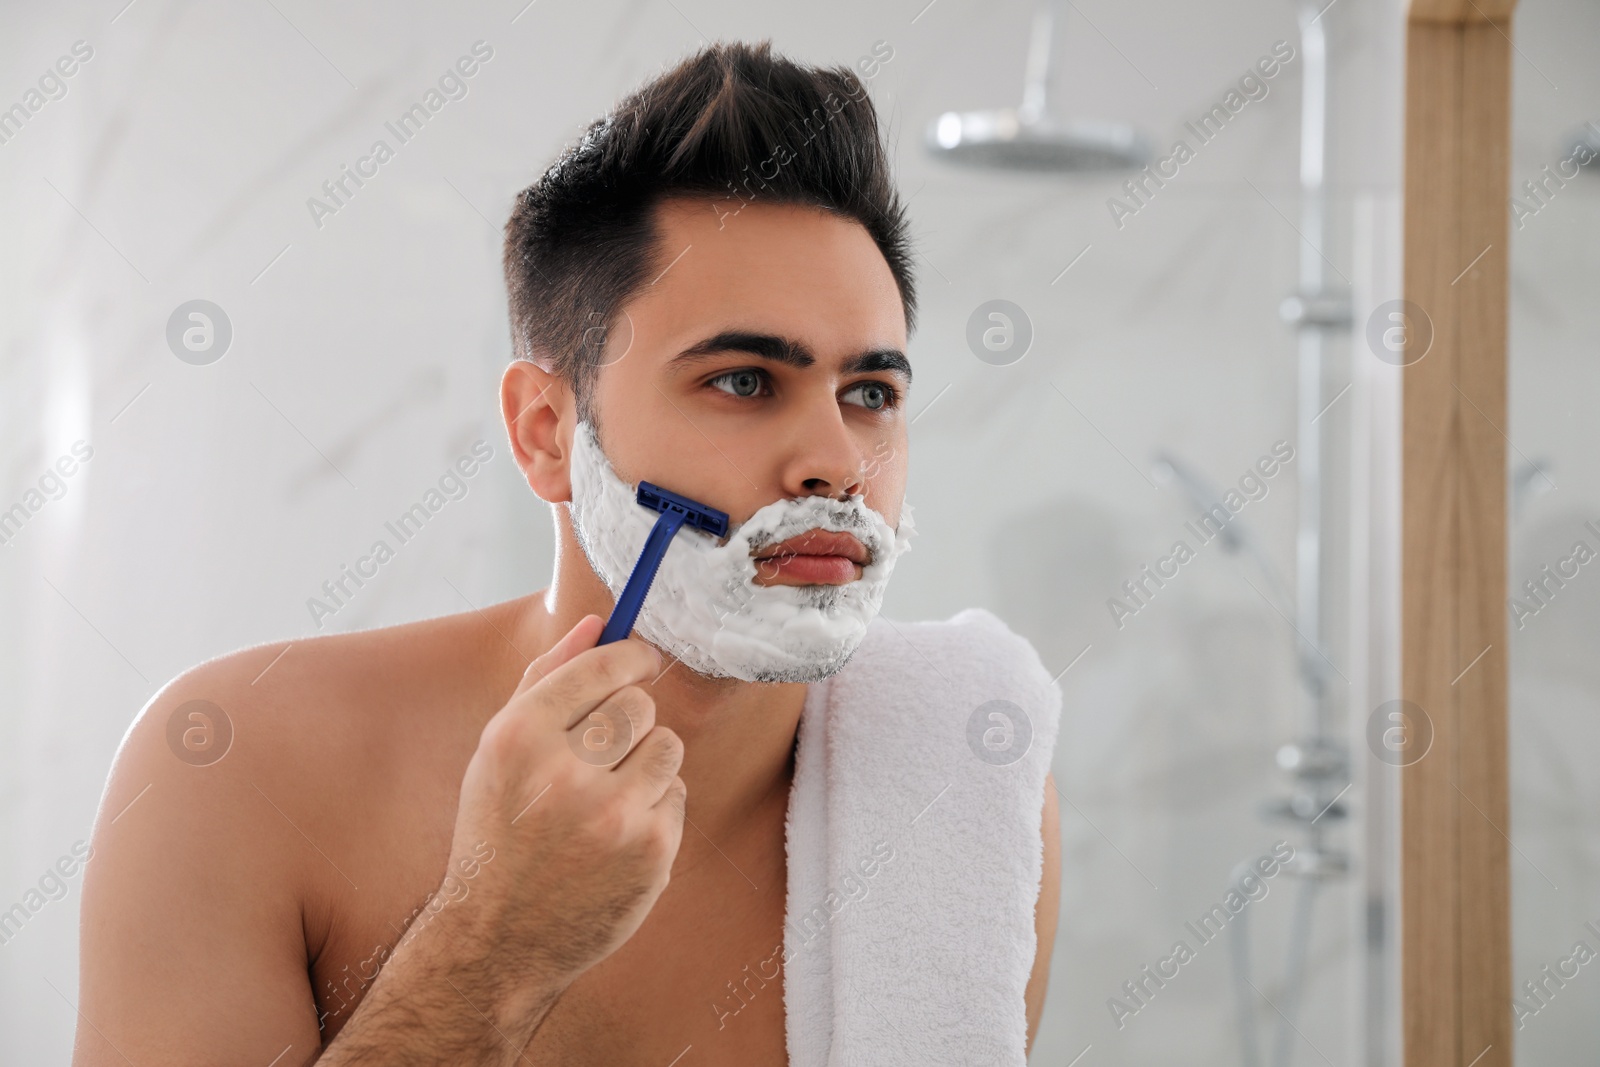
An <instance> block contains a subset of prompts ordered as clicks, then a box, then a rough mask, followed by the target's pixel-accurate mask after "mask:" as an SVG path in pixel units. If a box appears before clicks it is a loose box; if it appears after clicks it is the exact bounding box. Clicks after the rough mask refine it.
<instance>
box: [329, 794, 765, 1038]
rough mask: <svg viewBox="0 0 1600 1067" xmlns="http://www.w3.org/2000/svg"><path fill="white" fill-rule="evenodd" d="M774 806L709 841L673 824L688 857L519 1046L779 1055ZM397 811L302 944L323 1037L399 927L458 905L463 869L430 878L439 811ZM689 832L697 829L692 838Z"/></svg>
mask: <svg viewBox="0 0 1600 1067" xmlns="http://www.w3.org/2000/svg"><path fill="white" fill-rule="evenodd" d="M782 799H784V798H780V797H775V798H774V801H780V800H782ZM441 806H442V805H441ZM430 807H431V805H430ZM785 811H786V804H785V803H781V802H775V803H772V804H769V805H765V806H764V810H761V811H755V812H752V813H750V817H749V821H748V822H747V823H745V824H744V825H743V826H741V828H740V830H739V832H738V835H737V837H736V839H733V840H724V841H722V842H721V843H720V844H719V843H715V842H710V841H709V840H708V839H705V838H704V836H703V835H700V834H699V832H698V831H697V830H696V829H695V827H694V826H693V825H688V826H686V827H685V830H684V833H685V846H686V847H695V850H696V852H698V853H699V855H698V857H697V858H695V860H694V862H693V863H692V864H689V865H688V866H686V867H685V868H684V869H683V870H681V871H677V872H675V873H674V875H673V879H672V881H671V883H669V885H668V886H667V889H666V890H665V891H664V892H663V893H662V895H661V898H660V899H659V900H658V901H657V902H656V905H655V907H654V908H653V909H652V910H651V912H650V914H649V916H647V917H646V919H645V922H644V923H643V925H641V926H640V928H639V929H638V931H636V932H635V934H634V935H633V937H631V938H630V939H629V940H628V941H627V942H626V943H625V944H623V946H622V947H621V948H620V949H618V950H617V951H616V952H615V953H613V954H612V955H611V956H609V957H607V958H606V959H604V960H602V961H601V962H600V963H599V964H597V965H595V966H594V967H592V968H591V969H590V970H588V971H587V972H585V973H584V974H583V975H581V976H580V977H579V978H578V980H577V981H576V982H575V983H574V984H573V985H572V986H570V987H569V988H568V989H567V990H566V992H565V993H564V994H563V995H562V997H561V999H560V1000H559V1001H558V1002H557V1004H556V1005H555V1007H554V1008H553V1009H552V1010H551V1012H550V1014H549V1015H548V1016H547V1017H546V1019H545V1021H544V1022H543V1024H541V1026H540V1027H539V1029H538V1030H537V1031H536V1032H535V1034H534V1037H533V1040H532V1041H531V1042H530V1043H529V1045H528V1047H527V1049H526V1050H525V1051H526V1053H527V1056H528V1057H529V1059H531V1060H532V1061H533V1062H536V1063H545V1062H552V1063H561V1064H563V1065H573V1067H577V1065H585V1064H607V1065H626V1064H633V1063H638V1064H649V1065H651V1067H663V1065H665V1064H670V1063H673V1062H675V1060H676V1058H677V1057H679V1056H680V1055H683V1061H682V1062H683V1063H684V1064H686V1063H688V1062H690V1060H691V1057H692V1061H693V1062H695V1063H697V1064H702V1065H712V1064H721V1063H727V1064H784V1063H786V1062H787V1056H786V1051H785V1033H784V1019H785V1016H784V999H783V966H782V964H783V941H784V921H785V903H786V898H787V892H786V890H787V863H786V854H785V842H784V822H783V816H784V813H785ZM410 815H411V817H410V819H409V820H408V823H407V825H408V827H409V832H408V833H405V834H399V833H397V834H396V838H395V839H396V840H397V841H404V842H406V843H405V845H404V847H399V848H394V849H390V850H388V851H387V852H386V854H385V856H384V858H383V860H382V861H381V866H379V865H374V866H372V867H371V868H370V869H367V870H363V871H359V872H358V871H351V872H349V873H350V874H351V875H352V877H354V879H355V883H356V884H358V885H360V886H361V887H362V889H361V890H359V891H356V890H350V889H349V887H348V886H345V887H344V889H345V891H344V892H341V893H340V894H339V895H338V897H337V898H335V899H334V900H331V901H330V903H329V905H328V909H327V910H328V915H327V918H326V927H327V929H328V936H327V937H326V938H325V939H323V941H322V943H321V944H320V945H318V946H315V947H316V948H318V949H320V951H317V953H316V959H315V962H314V964H313V965H312V967H311V975H310V977H311V979H312V984H313V989H314V990H315V994H316V1000H317V1006H318V1012H319V1017H320V1018H321V1020H322V1022H323V1026H324V1030H323V1040H324V1042H326V1041H331V1040H332V1038H333V1036H334V1035H335V1034H336V1033H337V1032H338V1030H339V1029H340V1028H342V1027H343V1026H344V1025H345V1023H346V1022H347V1021H348V1020H349V1018H350V1016H351V1015H353V1014H354V1013H355V1011H356V1010H357V1009H358V1008H359V1006H360V1002H361V999H362V998H363V997H364V995H365V993H366V991H367V989H368V988H369V987H370V986H371V984H372V982H373V980H375V979H376V977H377V974H378V972H379V970H380V969H381V967H382V966H383V965H384V963H385V961H386V960H387V959H388V955H389V953H390V952H391V951H392V950H393V948H394V946H395V945H396V944H397V943H398V941H399V939H400V937H401V934H402V933H403V932H404V931H406V930H407V929H408V928H409V927H411V926H413V925H415V924H418V923H426V922H428V921H429V920H430V916H431V915H432V914H433V913H434V911H435V910H437V909H441V908H447V907H458V906H470V896H471V888H472V887H471V883H470V881H469V880H467V881H463V884H462V885H460V886H457V887H455V888H454V892H453V893H452V894H451V895H450V896H449V897H447V896H446V895H445V894H442V893H437V892H435V891H436V890H438V889H439V887H440V880H441V878H443V876H444V866H445V862H446V860H447V858H448V849H449V832H450V826H449V823H448V822H444V821H441V822H440V823H439V825H437V826H435V825H433V824H432V822H431V821H430V820H429V819H428V818H427V817H425V816H422V815H421V814H420V812H412V813H410ZM691 835H693V836H696V837H699V838H700V839H699V840H698V841H697V842H696V843H695V846H690V843H689V837H690V836H691ZM490 862H493V861H492V860H491V861H490ZM446 884H447V885H448V884H449V883H448V882H447V883H446ZM430 894H433V896H432V899H431V900H430V899H429V895H430ZM458 898H459V900H458ZM691 1049H692V1051H688V1050H691ZM686 1051H687V1052H688V1054H687V1055H684V1053H685V1052H686Z"/></svg>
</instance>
